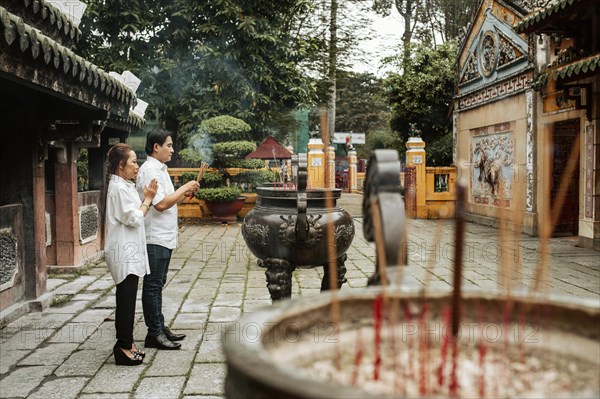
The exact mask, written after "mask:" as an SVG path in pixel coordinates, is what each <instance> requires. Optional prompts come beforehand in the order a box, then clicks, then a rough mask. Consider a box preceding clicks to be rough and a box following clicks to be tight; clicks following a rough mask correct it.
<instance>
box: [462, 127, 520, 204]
mask: <svg viewBox="0 0 600 399" xmlns="http://www.w3.org/2000/svg"><path fill="white" fill-rule="evenodd" d="M471 162H472V165H473V170H472V173H471V196H472V198H473V202H475V203H476V204H483V205H494V206H504V207H509V206H510V200H511V199H512V186H513V170H512V169H513V163H514V140H513V133H512V132H503V133H492V134H480V135H474V136H473V138H472V141H471Z"/></svg>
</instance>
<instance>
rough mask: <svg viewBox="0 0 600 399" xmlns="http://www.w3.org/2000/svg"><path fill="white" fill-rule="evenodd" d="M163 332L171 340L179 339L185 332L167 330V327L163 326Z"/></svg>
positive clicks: (183, 336) (182, 337)
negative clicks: (178, 332)
mask: <svg viewBox="0 0 600 399" xmlns="http://www.w3.org/2000/svg"><path fill="white" fill-rule="evenodd" d="M163 332H164V333H165V335H166V336H167V338H169V339H170V340H171V341H181V340H182V339H184V338H185V334H175V333H174V332H173V331H171V330H169V327H165V329H164V330H163Z"/></svg>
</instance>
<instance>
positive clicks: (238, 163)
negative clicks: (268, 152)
mask: <svg viewBox="0 0 600 399" xmlns="http://www.w3.org/2000/svg"><path fill="white" fill-rule="evenodd" d="M223 167H224V168H240V169H260V168H264V167H265V162H264V161H263V160H262V159H228V160H226V161H225V162H224V165H223Z"/></svg>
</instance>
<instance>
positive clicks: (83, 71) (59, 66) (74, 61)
mask: <svg viewBox="0 0 600 399" xmlns="http://www.w3.org/2000/svg"><path fill="white" fill-rule="evenodd" d="M24 1H27V0H24ZM36 1H38V2H39V1H40V0H33V5H35V4H36ZM0 30H1V31H0V35H1V36H0V41H2V40H3V41H4V42H5V43H6V44H7V45H8V46H9V47H13V48H14V47H16V46H18V50H17V51H19V50H20V52H21V53H22V54H23V56H25V55H26V54H29V55H31V59H32V60H36V59H38V58H39V56H40V55H42V57H43V58H42V60H41V61H42V63H44V64H46V66H47V67H50V68H52V67H54V68H55V69H56V70H58V71H60V72H61V73H62V74H63V75H64V76H65V79H72V80H76V81H78V82H79V83H82V84H84V85H87V86H88V89H90V90H98V91H100V92H101V93H103V94H104V95H105V96H107V97H112V98H113V99H116V100H118V101H119V102H121V103H125V104H126V105H127V106H128V107H130V106H132V105H133V104H134V102H135V98H136V97H135V94H134V93H133V92H132V91H131V90H130V89H129V88H128V87H127V86H125V85H124V84H122V83H121V82H119V81H117V80H116V79H115V78H113V77H112V76H110V75H109V74H108V73H107V72H105V71H103V70H102V69H100V68H98V67H97V66H96V65H94V64H92V63H90V62H89V61H87V60H85V59H83V58H81V57H80V56H78V55H77V54H75V53H74V52H73V51H71V50H70V49H68V48H66V47H64V46H62V45H61V44H59V43H57V42H56V41H54V40H53V39H51V38H49V37H48V36H46V35H44V34H42V33H39V32H37V31H36V30H35V29H34V28H32V27H31V26H29V25H28V24H26V23H24V21H23V20H22V19H21V18H20V17H18V16H16V15H14V14H12V13H10V12H9V11H7V10H6V9H5V8H3V7H1V6H0ZM31 64H32V65H33V64H34V63H33V62H31Z"/></svg>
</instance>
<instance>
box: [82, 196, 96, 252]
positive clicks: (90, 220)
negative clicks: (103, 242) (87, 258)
mask: <svg viewBox="0 0 600 399" xmlns="http://www.w3.org/2000/svg"><path fill="white" fill-rule="evenodd" d="M98 215H99V212H98V206H97V205H95V204H93V205H86V206H82V207H80V208H79V240H80V241H81V243H82V244H85V243H87V242H90V241H93V240H95V239H96V238H97V237H98Z"/></svg>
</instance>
